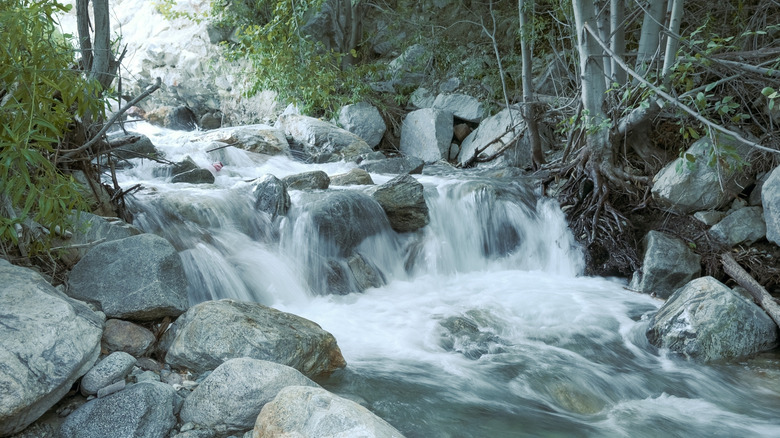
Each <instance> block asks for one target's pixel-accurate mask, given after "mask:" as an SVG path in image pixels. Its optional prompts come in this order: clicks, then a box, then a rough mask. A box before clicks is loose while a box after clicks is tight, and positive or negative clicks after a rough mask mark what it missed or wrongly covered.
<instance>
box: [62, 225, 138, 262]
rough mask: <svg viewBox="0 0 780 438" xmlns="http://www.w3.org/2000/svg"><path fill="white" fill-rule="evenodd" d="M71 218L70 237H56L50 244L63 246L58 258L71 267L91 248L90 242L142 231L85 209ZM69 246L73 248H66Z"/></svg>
mask: <svg viewBox="0 0 780 438" xmlns="http://www.w3.org/2000/svg"><path fill="white" fill-rule="evenodd" d="M71 219H72V220H73V226H72V227H71V228H70V229H69V231H71V234H70V237H67V238H61V237H58V238H56V239H55V241H54V243H53V245H52V246H58V247H65V249H63V250H62V253H61V254H60V260H62V261H63V262H64V263H66V264H67V265H68V266H71V267H72V266H73V265H75V264H76V263H78V261H79V260H81V258H82V257H84V255H85V254H86V253H87V252H88V251H89V250H90V249H92V247H93V246H91V245H90V244H92V243H95V242H101V243H102V242H104V241H111V240H119V239H124V238H125V237H130V236H137V235H139V234H142V233H143V232H142V231H141V230H139V229H138V228H136V227H134V226H132V225H130V224H128V223H127V222H125V221H123V220H121V219H119V218H114V217H107V218H106V217H103V216H98V215H95V214H92V213H87V212H85V211H82V212H78V213H75V214H73V216H71ZM69 246H72V247H75V248H68V247H69Z"/></svg>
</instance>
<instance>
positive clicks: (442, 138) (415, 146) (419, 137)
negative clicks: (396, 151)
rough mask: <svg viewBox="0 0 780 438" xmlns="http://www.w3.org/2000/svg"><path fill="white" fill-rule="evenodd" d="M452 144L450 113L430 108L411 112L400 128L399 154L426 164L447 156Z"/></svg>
mask: <svg viewBox="0 0 780 438" xmlns="http://www.w3.org/2000/svg"><path fill="white" fill-rule="evenodd" d="M451 142H452V113H450V112H448V111H441V110H437V109H432V108H423V109H419V110H417V111H412V112H410V113H409V114H407V115H406V118H404V122H403V125H402V126H401V146H400V149H401V152H402V153H403V154H404V155H407V156H412V157H417V158H419V159H421V160H423V161H424V162H426V163H435V162H437V161H439V160H441V159H446V158H447V157H448V156H449V150H450V144H451Z"/></svg>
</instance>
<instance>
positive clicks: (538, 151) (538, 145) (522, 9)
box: [517, 0, 544, 168]
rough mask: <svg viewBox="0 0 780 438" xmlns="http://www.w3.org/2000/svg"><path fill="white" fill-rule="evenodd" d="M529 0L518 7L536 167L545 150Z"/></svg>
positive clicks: (526, 113)
mask: <svg viewBox="0 0 780 438" xmlns="http://www.w3.org/2000/svg"><path fill="white" fill-rule="evenodd" d="M532 5H533V3H530V4H529V3H528V2H527V0H518V1H517V7H518V10H519V13H520V54H521V56H522V58H523V73H522V75H523V78H522V79H523V119H525V124H526V127H527V129H528V135H529V140H530V142H531V160H532V162H533V164H534V167H535V168H538V167H539V166H540V165H542V164H544V152H543V151H542V140H541V138H540V137H539V124H538V122H537V119H536V117H537V108H536V106H537V105H536V103H535V100H536V98H535V97H534V82H533V80H534V78H533V70H532V68H531V67H532V64H531V48H530V47H529V43H528V42H529V40H530V38H531V36H530V35H529V34H528V26H529V24H528V11H527V10H526V8H527V7H528V6H532Z"/></svg>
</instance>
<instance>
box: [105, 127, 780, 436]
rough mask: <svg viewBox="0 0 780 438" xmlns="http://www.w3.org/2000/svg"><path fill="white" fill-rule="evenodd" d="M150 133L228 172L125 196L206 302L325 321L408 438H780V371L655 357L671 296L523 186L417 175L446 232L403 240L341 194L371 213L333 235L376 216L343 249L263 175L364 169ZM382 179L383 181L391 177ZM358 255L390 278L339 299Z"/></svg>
mask: <svg viewBox="0 0 780 438" xmlns="http://www.w3.org/2000/svg"><path fill="white" fill-rule="evenodd" d="M139 130H140V131H141V132H142V133H144V134H146V135H148V136H150V138H151V139H152V140H153V142H154V143H155V145H157V146H158V148H160V149H162V150H164V152H165V153H166V157H167V159H169V160H171V161H178V160H181V159H182V158H184V157H185V156H190V157H191V158H192V159H193V160H194V161H195V162H196V163H197V164H198V165H200V166H202V167H207V166H208V165H209V164H210V163H212V162H214V161H216V160H218V159H219V160H221V161H222V162H223V163H224V164H225V167H224V168H223V169H222V170H221V171H219V172H216V173H215V175H216V180H215V183H214V184H212V185H197V186H196V185H190V184H171V183H170V182H169V181H168V180H169V179H168V178H166V177H162V176H155V175H156V171H155V169H159V167H160V166H162V165H161V164H158V163H154V162H149V161H141V160H134V164H135V167H132V168H129V169H126V170H124V171H122V172H121V173H120V174H119V180H120V184H121V185H122V186H123V187H130V186H131V185H133V184H137V183H140V184H142V185H143V186H144V189H143V190H141V191H140V192H138V193H137V194H136V195H135V196H134V197H133V198H132V199H130V200H129V206H130V208H131V209H132V212H133V214H134V215H135V224H136V225H137V226H138V227H139V228H141V229H143V230H144V231H147V232H152V233H155V234H159V235H161V236H163V237H165V238H166V239H168V240H169V241H171V242H172V243H173V244H174V246H175V247H176V248H177V249H178V250H179V252H180V254H181V257H182V260H183V261H184V265H185V267H186V271H187V276H188V279H189V281H190V299H191V302H192V303H197V302H201V301H204V300H211V299H220V298H233V299H238V300H247V301H256V302H261V303H263V304H266V305H269V306H273V307H276V308H278V309H280V310H283V311H287V312H291V313H295V314H298V315H300V316H303V317H306V318H308V319H311V320H312V321H315V322H316V323H318V324H320V325H321V326H322V327H323V328H324V329H326V330H328V331H330V332H331V333H333V335H334V336H335V337H336V339H337V340H338V343H339V345H340V347H341V350H342V352H343V354H344V356H345V358H346V360H347V362H348V367H347V369H346V370H344V371H342V372H338V373H336V374H334V375H333V376H332V377H331V378H330V379H329V380H327V381H323V382H321V383H322V384H323V385H324V386H325V387H326V388H328V389H330V390H331V391H334V392H337V393H341V394H345V395H350V396H351V397H356V398H359V399H361V400H362V402H363V403H364V404H365V405H366V406H367V407H369V408H370V409H371V410H372V411H374V412H375V413H377V414H378V415H380V416H381V417H383V418H384V419H386V420H387V421H389V422H390V423H391V424H393V425H394V426H395V427H397V428H398V429H399V430H401V431H402V432H403V433H404V434H405V435H406V436H408V437H461V436H463V437H487V436H490V437H518V436H529V437H531V436H590V437H604V436H607V437H612V436H614V437H657V436H685V437H709V436H766V437H771V436H777V432H778V430H780V422H779V421H778V420H777V418H778V417H780V408H778V406H780V373H778V372H775V373H774V374H772V373H768V372H767V371H766V368H760V367H756V366H753V365H749V364H747V365H746V364H735V365H729V364H724V365H714V366H700V365H697V364H692V363H688V362H685V361H680V360H677V359H673V358H669V357H667V356H666V354H665V353H663V352H658V351H656V350H655V349H654V348H653V347H651V346H650V345H649V344H648V343H647V340H646V338H645V335H644V332H645V330H646V326H647V318H648V316H649V315H651V314H652V313H653V312H655V310H656V309H657V308H658V307H659V306H660V302H659V301H657V300H655V299H653V298H651V297H649V296H646V295H639V294H635V293H633V292H629V291H626V290H625V289H624V283H622V282H620V281H615V280H610V279H603V278H587V277H582V276H581V273H582V272H583V264H584V262H583V256H582V252H581V250H580V249H579V248H578V247H577V245H576V244H575V241H574V239H573V237H572V235H571V232H570V231H569V230H568V229H567V226H566V221H565V218H564V216H563V213H562V212H561V211H560V209H559V208H558V206H557V205H556V203H555V202H554V201H552V200H549V199H537V197H536V196H535V195H534V193H533V190H531V189H529V187H528V186H527V184H526V183H525V182H524V181H522V180H521V179H517V178H516V179H501V178H490V177H487V176H485V175H484V174H478V173H473V174H472V173H468V172H460V173H459V174H454V173H453V174H448V173H447V172H445V171H439V172H430V173H429V172H426V174H425V175H421V176H415V178H416V179H417V180H418V181H419V182H421V183H422V184H423V185H424V187H425V198H426V203H427V205H428V208H429V213H430V223H429V224H428V225H427V226H426V227H424V228H422V229H421V230H419V231H417V232H413V233H400V234H399V233H396V232H395V231H393V230H392V229H391V228H390V225H389V224H388V223H387V220H386V218H384V216H383V215H382V213H381V208H379V207H378V204H377V205H375V204H372V202H373V201H371V200H370V199H369V200H366V199H365V198H370V195H369V192H370V188H367V187H361V186H351V187H332V188H330V189H329V190H328V195H327V196H330V197H332V199H330V201H333V202H355V205H356V207H355V210H354V211H355V215H354V217H348V216H349V215H344V217H338V218H332V217H331V218H329V220H331V221H330V222H327V223H328V224H332V223H341V222H338V221H339V220H341V221H342V222H344V223H347V222H349V223H352V222H355V221H358V218H363V219H364V220H365V219H367V223H364V224H363V225H362V227H364V228H362V229H363V234H360V235H346V236H342V237H338V238H336V237H334V234H333V233H332V232H331V231H328V230H327V229H326V230H323V229H322V228H321V226H320V227H319V228H318V226H317V224H321V223H323V222H321V221H318V220H319V219H318V218H316V217H313V216H314V215H315V213H314V211H315V210H314V208H315V207H317V203H319V202H323V201H322V200H323V199H324V198H323V197H324V196H326V195H323V194H322V193H319V194H317V193H315V194H312V193H306V192H301V191H292V192H291V198H292V208H291V209H290V211H289V212H288V214H287V215H286V216H283V217H276V218H272V217H270V216H268V215H266V214H264V213H260V212H258V211H256V210H255V209H254V198H253V194H252V191H253V181H254V180H256V179H257V178H260V177H262V176H263V175H265V174H273V175H275V176H276V177H279V178H283V177H285V176H287V175H292V174H295V173H300V172H304V171H310V170H315V169H316V170H323V171H325V172H326V173H328V174H329V175H333V174H338V173H345V172H347V171H348V170H350V169H351V168H352V167H354V164H349V163H330V164H305V163H300V162H296V161H293V160H291V159H287V158H281V157H274V158H268V157H264V156H260V155H257V154H253V153H251V152H246V151H241V150H238V149H235V148H232V147H228V148H224V149H221V150H219V151H216V152H206V150H207V149H209V147H210V146H209V144H208V143H204V142H197V141H190V138H192V136H193V134H182V133H175V132H169V131H165V130H160V129H157V128H153V127H150V126H148V125H141V126H140V127H139ZM157 173H158V174H159V171H158V172H157ZM372 177H373V178H374V181H375V182H376V183H377V184H381V183H384V182H386V181H388V180H389V179H390V178H392V176H391V175H380V174H376V175H372ZM350 205H351V204H350ZM378 208H379V209H378ZM317 211H322V210H317ZM325 211H327V210H325ZM339 211H352V210H349V209H346V207H345V209H343V210H339ZM320 219H321V218H320ZM328 226H331V225H328ZM365 227H367V228H365ZM350 257H359V259H360V260H359V261H360V262H361V263H363V264H364V266H369V267H371V268H372V269H374V270H375V271H377V272H378V273H379V274H378V277H379V279H380V280H381V281H379V280H378V281H377V283H376V285H373V286H371V287H368V288H366V289H365V291H364V292H362V293H347V294H344V295H339V294H324V295H323V294H322V292H323V290H326V289H328V287H330V286H331V285H332V284H333V283H332V282H331V281H330V280H329V278H331V277H338V276H339V272H341V271H343V270H345V269H349V268H350V266H349V264H348V259H349V258H350ZM352 286H354V285H352V284H350V283H349V282H347V283H346V286H344V287H346V289H345V290H340V292H345V291H347V290H349V288H350V287H352ZM337 292H338V291H337ZM766 360H774V361H780V358H778V357H774V358H772V357H771V356H770V359H766ZM775 368H776V367H775Z"/></svg>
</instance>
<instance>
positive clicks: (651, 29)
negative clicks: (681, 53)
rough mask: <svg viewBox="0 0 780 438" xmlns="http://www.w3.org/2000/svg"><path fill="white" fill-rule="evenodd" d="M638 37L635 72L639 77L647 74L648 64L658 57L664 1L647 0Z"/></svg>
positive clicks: (664, 10) (664, 8)
mask: <svg viewBox="0 0 780 438" xmlns="http://www.w3.org/2000/svg"><path fill="white" fill-rule="evenodd" d="M646 8H647V9H646V10H645V18H644V21H643V22H642V31H641V33H640V37H639V49H638V50H637V54H636V68H635V69H634V70H636V72H637V73H639V74H640V75H644V74H645V73H647V71H648V69H649V66H650V64H651V63H652V62H653V60H654V59H656V56H657V55H660V47H661V45H660V44H661V29H663V24H664V21H665V19H664V18H665V16H666V0H649V2H648V4H647V5H646Z"/></svg>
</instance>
